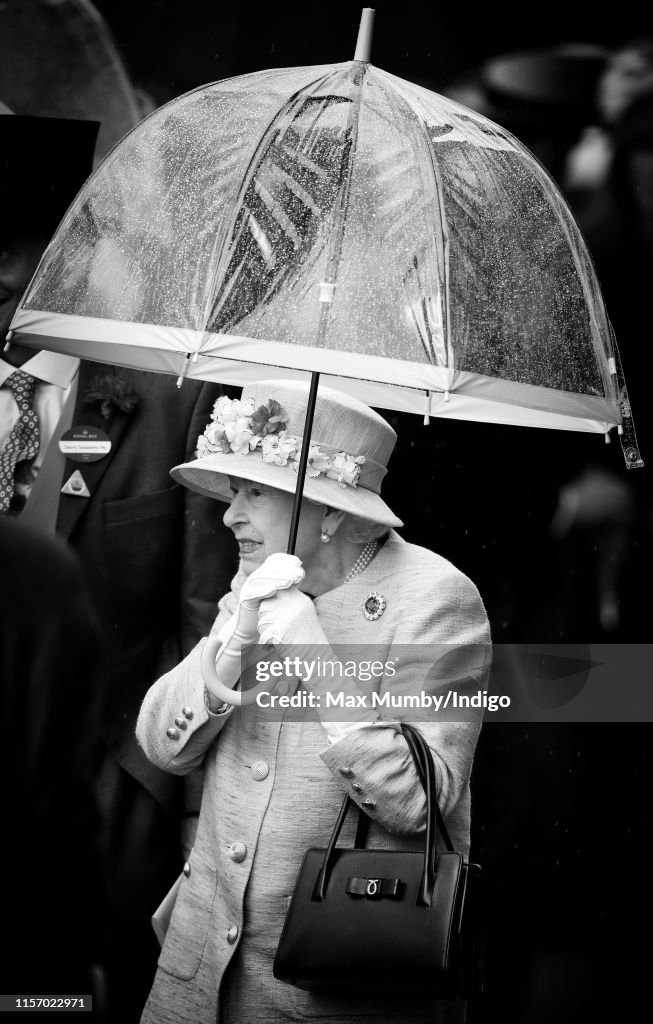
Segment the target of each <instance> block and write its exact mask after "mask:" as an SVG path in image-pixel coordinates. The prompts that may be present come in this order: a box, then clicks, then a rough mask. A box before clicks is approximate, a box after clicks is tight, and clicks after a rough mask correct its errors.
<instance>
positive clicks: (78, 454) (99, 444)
mask: <svg viewBox="0 0 653 1024" xmlns="http://www.w3.org/2000/svg"><path fill="white" fill-rule="evenodd" d="M59 450H60V451H61V452H62V453H63V454H64V455H65V456H66V458H68V459H72V461H73V462H97V461H98V460H99V459H103V458H104V456H105V455H108V454H109V452H110V451H111V441H110V440H109V438H108V436H107V434H105V433H104V431H103V430H99V429H98V428H97V427H85V426H80V427H71V428H70V430H67V431H66V433H65V434H62V435H61V440H60V441H59Z"/></svg>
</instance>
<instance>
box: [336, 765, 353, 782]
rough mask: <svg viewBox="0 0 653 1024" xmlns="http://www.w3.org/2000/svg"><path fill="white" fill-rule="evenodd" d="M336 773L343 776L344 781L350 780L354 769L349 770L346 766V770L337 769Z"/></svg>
mask: <svg viewBox="0 0 653 1024" xmlns="http://www.w3.org/2000/svg"><path fill="white" fill-rule="evenodd" d="M338 771H339V772H340V774H341V775H344V777H345V778H346V779H350V778H351V777H352V775H353V774H354V769H353V768H350V767H349V766H348V765H347V767H346V768H339V769H338Z"/></svg>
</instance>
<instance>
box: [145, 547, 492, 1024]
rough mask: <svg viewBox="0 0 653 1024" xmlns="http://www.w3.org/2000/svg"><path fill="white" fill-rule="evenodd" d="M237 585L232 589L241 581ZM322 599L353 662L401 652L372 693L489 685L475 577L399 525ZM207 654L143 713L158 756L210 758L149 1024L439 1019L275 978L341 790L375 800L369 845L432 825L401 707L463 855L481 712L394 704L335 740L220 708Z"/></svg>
mask: <svg viewBox="0 0 653 1024" xmlns="http://www.w3.org/2000/svg"><path fill="white" fill-rule="evenodd" d="M234 582H235V590H236V591H237V589H238V577H237V579H236V581H234ZM372 592H376V593H378V594H381V595H383V597H385V599H386V602H387V608H386V610H385V612H384V614H383V615H382V616H381V617H380V618H379V619H377V620H376V621H368V620H367V619H366V618H365V616H364V615H363V611H362V605H363V603H364V601H365V599H366V598H367V597H368V595H369V594H370V593H372ZM234 606H235V605H234V595H233V594H232V595H228V597H227V599H223V601H222V602H221V611H220V615H219V617H218V619H217V622H216V627H215V628H220V627H221V626H222V624H223V623H224V622H225V621H226V619H227V617H228V615H229V614H230V611H232V610H233V608H234ZM315 607H316V610H317V613H318V615H319V619H320V622H321V624H322V627H323V629H324V631H325V633H326V636H327V637H328V639H329V641H330V642H331V643H332V644H333V645H335V646H336V648H337V650H338V652H339V653H340V654H341V656H342V657H343V659H344V658H345V655H343V654H342V651H343V647H342V645H346V649H349V650H350V651H353V649H354V645H356V656H357V657H358V658H359V659H361V658H379V660H382V661H389V660H390V659H391V658H393V657H398V658H399V661H398V662H397V663H396V665H397V670H396V674H395V675H394V677H392V678H388V677H387V676H386V677H384V678H382V679H381V680H380V681H379V680H377V681H376V684H370V689H371V688H373V689H375V690H376V691H378V692H381V693H384V692H385V691H386V690H389V691H390V692H392V693H398V692H400V691H401V690H402V688H403V689H404V690H405V689H406V687H408V686H409V687H410V692H411V693H415V692H418V690H420V689H422V688H424V689H428V690H429V691H430V692H437V693H442V694H444V693H446V691H447V690H448V689H449V688H450V687H451V688H453V687H454V686H455V687H456V689H458V690H459V691H462V690H465V691H469V690H471V691H472V692H474V693H476V691H477V690H479V689H483V687H484V686H485V683H486V678H487V672H488V670H489V644H490V637H489V626H488V621H487V616H486V614H485V609H484V608H483V604H482V602H481V599H480V597H479V595H478V592H477V590H476V588H475V587H474V585H473V584H472V583H471V582H470V581H469V580H468V579H467V577H465V576H464V575H463V574H462V573H460V572H459V571H458V570H457V569H455V568H454V567H453V566H452V565H451V564H450V563H449V562H447V561H446V560H445V559H443V558H441V557H439V556H438V555H435V554H433V553H432V552H430V551H427V550H425V549H424V548H419V547H415V546H413V545H410V544H406V543H404V542H403V540H402V539H401V538H400V537H398V536H397V534H394V533H393V534H391V535H390V537H389V538H388V540H387V542H386V543H385V545H384V546H383V547H382V548H381V550H380V551H379V553H378V554H377V556H376V558H375V559H374V561H373V562H372V563H371V565H370V566H369V567H368V568H367V569H366V570H365V571H364V572H363V573H361V574H360V575H359V576H358V577H356V578H355V579H353V580H352V581H351V582H349V583H347V584H346V585H343V586H341V587H338V588H336V589H335V590H333V591H330V592H329V593H327V594H324V595H322V596H321V597H318V598H317V599H316V601H315ZM403 645H406V646H403ZM368 652H369V653H368ZM479 652H480V657H479ZM200 653H201V644H200V645H198V647H197V648H196V649H195V650H194V651H193V652H192V653H191V654H190V655H189V656H188V657H187V658H186V659H185V661H183V662H182V663H181V664H180V665H179V666H177V668H175V669H174V670H173V671H172V672H169V673H168V674H167V675H165V676H163V677H162V678H161V679H160V680H159V681H158V682H157V683H155V685H154V686H153V687H152V688H151V690H150V691H149V693H148V694H147V697H146V698H145V701H144V703H143V707H142V710H141V714H140V717H139V722H138V730H137V735H138V739H139V742H140V743H141V744H142V746H143V748H144V750H145V752H146V754H147V756H148V757H149V758H150V759H151V760H152V761H153V762H154V763H155V764H157V765H158V766H159V767H161V768H164V769H166V770H168V771H171V772H176V773H180V774H184V773H186V772H188V771H190V770H191V769H192V768H194V767H196V766H197V765H198V764H200V763H203V764H204V767H205V781H204V791H203V798H202V809H201V814H200V820H199V826H198V831H197V837H196V841H195V847H194V850H193V852H192V854H191V856H190V860H189V866H190V873H189V874H188V877H186V878H184V880H183V882H182V885H181V889H180V892H179V896H178V899H177V903H176V906H175V909H174V912H173V916H172V920H171V923H170V928H169V931H168V934H167V937H166V941H165V944H164V947H163V950H162V952H161V957H160V959H159V970H158V971H157V974H156V978H155V981H154V985H153V988H152V991H151V993H150V997H149V1000H148V1002H147V1005H146V1007H145V1010H144V1014H143V1024H185V1022H187V1024H214V1022H215V1021H216V1020H219V1021H220V1022H221V1024H227V1022H229V1024H232V1022H233V1024H236V1022H237V1024H250V1022H251V1024H254V1022H256V1024H259V1022H270V1024H272V1022H274V1024H279V1022H281V1021H289V1020H290V1021H293V1020H295V1021H301V1020H305V1019H310V1018H313V1019H328V1020H329V1021H331V1022H332V1024H334V1022H337V1021H341V1022H343V1024H344V1022H351V1021H352V1019H356V1018H358V1017H366V1018H367V1019H368V1020H375V1021H378V1022H381V1021H386V1020H387V1021H390V1020H393V1021H397V1020H401V1021H411V1022H416V1021H420V1020H422V1019H423V1020H426V1019H429V1020H431V1021H432V1020H433V1015H432V1009H431V1010H429V1008H427V1007H426V1006H425V1005H424V1004H421V1005H417V1004H416V1005H415V1006H414V1007H412V1008H411V1007H408V1006H407V1004H406V1001H405V1000H401V1001H398V1000H392V999H391V1000H388V999H387V998H379V999H378V1000H376V999H375V1000H370V999H363V1000H358V1001H354V1000H352V999H350V998H348V999H347V1000H346V1001H345V1000H344V999H343V998H342V997H337V996H333V997H327V996H322V995H320V996H317V995H314V994H311V993H308V992H305V991H303V990H300V989H297V988H294V987H293V986H291V985H287V984H284V983H282V982H278V981H276V979H275V978H274V977H273V975H272V961H273V959H274V954H275V951H276V947H277V944H278V941H279V936H280V933H281V929H282V926H283V922H284V918H285V914H286V910H287V907H288V902H289V899H290V897H291V895H292V892H293V889H294V884H295V879H296V876H297V872H298V870H299V867H300V864H301V860H302V857H303V855H304V852H305V850H306V849H307V848H308V847H311V846H318V847H320V846H325V845H326V842H327V840H328V837H329V835H330V832H331V829H332V827H333V824H334V822H335V818H336V815H337V812H338V809H339V806H340V803H341V801H342V796H343V792H345V791H346V792H348V793H349V794H350V795H351V797H352V798H353V799H354V800H355V801H356V803H358V804H359V805H361V804H362V802H363V801H364V800H365V799H369V800H373V801H374V802H375V806H374V808H373V809H371V810H369V813H370V817H372V819H373V821H374V822H376V823H378V827H377V826H376V825H373V826H372V827H371V829H370V834H369V839H368V845H369V846H381V847H392V848H398V849H402V848H417V849H419V848H421V845H422V842H423V838H422V837H421V836H417V835H416V834H415V833H417V832H419V830H420V829H422V828H423V824H424V811H425V806H424V805H425V800H424V794H423V790H422V787H421V785H420V783H419V781H418V778H417V776H416V773H415V771H414V768H413V765H412V761H411V758H410V754H409V751H408V748H407V746H406V743H405V740H404V739H403V737H402V735H401V733H400V732H399V731H398V729H397V726H396V722H397V720H398V719H400V718H404V719H407V720H412V721H417V722H418V724H419V727H420V728H421V729H422V731H423V733H424V735H425V736H426V737H427V739H428V742H429V744H430V746H431V748H432V750H433V752H434V754H435V758H436V766H437V769H438V776H439V787H440V788H439V793H440V797H439V799H440V804H441V806H442V809H443V811H444V813H445V816H446V820H447V823H448V827H449V831H450V834H451V838H452V841H453V843H454V846H455V847H456V848H457V849H458V850H460V851H462V852H463V853H465V854H467V852H468V849H469V811H470V808H469V776H470V771H471V766H472V758H473V753H474V747H475V744H476V740H477V737H478V731H479V728H480V717H481V716H482V710H480V709H479V710H477V711H475V712H472V717H470V713H469V712H466V713H465V715H462V714H461V713H456V714H454V715H453V716H452V717H453V718H454V719H456V720H453V721H446V720H443V718H440V719H439V718H438V716H437V715H435V714H434V713H433V712H423V713H422V714H421V715H419V716H417V715H413V714H412V713H411V712H405V711H394V712H393V711H391V710H387V711H384V712H383V718H382V720H381V721H379V723H378V724H375V725H371V726H366V727H365V728H363V729H360V730H358V731H356V732H355V733H353V734H351V735H349V736H348V737H346V738H345V739H343V740H340V741H339V742H338V743H335V744H333V745H331V746H329V745H328V744H327V742H326V737H325V733H324V730H323V727H322V726H321V724H320V723H319V721H318V720H317V718H315V717H309V716H308V715H303V716H297V715H296V714H294V715H293V714H292V713H286V715H285V717H284V718H283V719H281V715H280V714H276V715H274V714H273V713H272V712H270V711H263V710H261V709H259V708H251V709H247V710H246V711H243V709H240V710H238V709H236V710H234V711H232V712H231V713H229V714H228V715H227V716H226V717H225V716H219V717H218V716H212V715H210V714H209V712H208V711H207V708H206V705H205V700H204V688H203V683H202V680H201V676H200V671H199V659H200ZM352 656H353V655H352ZM420 680H424V681H425V682H424V687H422V686H421V684H420V683H419V682H418V681H420ZM182 709H186V714H187V717H186V721H187V727H186V728H184V729H177V730H176V733H175V732H173V733H172V736H173V738H170V736H169V735H168V734H167V730H169V729H171V727H174V720H175V718H180V717H182V718H183V716H184V711H183V710H182ZM191 715H192V717H191ZM465 716H466V717H467V721H461V718H463V717H465ZM176 735H178V738H174V737H175V736H176ZM353 827H354V823H353V821H352V822H349V823H348V824H347V826H346V830H345V832H344V833H343V840H344V841H347V840H349V842H350V843H351V839H352V835H353ZM234 844H241V845H239V846H235V845H234ZM243 848H244V851H245V855H244V858H243V857H242V854H243ZM235 853H237V856H234V854H235ZM241 858H242V859H241Z"/></svg>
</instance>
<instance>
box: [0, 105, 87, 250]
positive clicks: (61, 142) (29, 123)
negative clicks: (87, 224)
mask: <svg viewBox="0 0 653 1024" xmlns="http://www.w3.org/2000/svg"><path fill="white" fill-rule="evenodd" d="M99 127H100V124H99V122H98V121H82V120H72V119H69V118H58V117H26V116H21V115H19V114H13V113H12V112H11V110H10V109H9V108H8V107H7V106H6V105H5V104H3V103H0V189H1V191H2V195H3V198H4V209H3V212H2V217H1V218H0V230H8V229H9V230H12V229H15V228H16V227H21V228H24V229H26V230H37V231H38V232H39V233H41V234H47V235H51V234H52V233H53V232H54V230H55V228H56V227H57V225H58V224H59V222H60V220H61V219H62V217H63V216H64V214H65V213H66V210H67V209H68V207H69V206H70V204H71V203H72V201H73V199H74V198H75V196H76V195H77V193H78V192H79V190H80V188H81V187H82V185H83V184H84V182H85V181H86V179H87V178H88V176H89V174H90V173H91V171H92V169H93V153H94V150H95V142H96V139H97V134H98V129H99Z"/></svg>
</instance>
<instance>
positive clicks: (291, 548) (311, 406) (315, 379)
mask: <svg viewBox="0 0 653 1024" xmlns="http://www.w3.org/2000/svg"><path fill="white" fill-rule="evenodd" d="M319 382H320V375H319V373H312V374H311V388H310V391H309V393H308V405H307V407H306V425H305V426H304V442H303V444H302V454H301V458H300V460H299V466H298V468H297V489H296V491H295V500H294V502H293V507H292V517H291V519H290V533H289V535H288V554H289V555H294V554H295V544H296V543H297V530H298V528H299V514H300V512H301V507H302V497H303V495H304V479H305V477H306V466H307V465H308V453H309V451H310V447H311V432H312V430H313V416H314V415H315V403H316V401H317V386H318V384H319Z"/></svg>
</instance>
